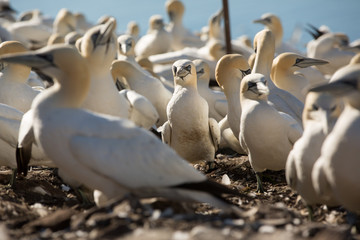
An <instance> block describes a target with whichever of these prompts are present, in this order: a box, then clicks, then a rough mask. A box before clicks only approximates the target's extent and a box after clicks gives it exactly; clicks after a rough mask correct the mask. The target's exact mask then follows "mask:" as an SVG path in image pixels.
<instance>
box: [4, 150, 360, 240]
mask: <svg viewBox="0 0 360 240" xmlns="http://www.w3.org/2000/svg"><path fill="white" fill-rule="evenodd" d="M196 167H197V168H198V169H199V170H201V171H203V172H204V173H206V174H207V175H208V176H209V177H210V178H213V179H215V180H216V181H218V182H222V183H224V184H229V187H231V188H234V189H238V190H239V191H242V192H244V193H246V194H247V196H246V197H243V198H241V199H239V198H236V197H233V198H229V200H230V201H232V202H234V204H236V205H238V206H239V208H240V209H242V211H243V213H242V214H241V216H235V215H225V214H222V213H221V212H219V210H218V209H214V208H212V207H211V206H209V205H207V204H181V203H175V202H170V201H167V200H165V199H146V200H142V201H140V202H138V201H135V200H134V199H120V200H116V201H113V202H111V203H109V204H107V205H106V206H103V207H95V206H93V205H92V206H91V205H90V206H87V207H85V206H83V205H81V203H80V202H79V201H78V198H77V197H76V195H75V192H74V191H73V190H72V189H70V188H69V187H68V186H66V185H64V184H63V183H62V181H61V180H60V179H59V178H58V176H57V174H56V171H55V170H54V169H47V168H40V167H36V168H35V167H34V168H32V169H31V170H30V172H29V174H28V176H27V177H26V178H22V179H17V182H16V186H15V187H14V188H10V187H9V186H8V181H9V179H10V176H11V171H10V169H7V168H1V169H0V239H3V240H7V239H120V238H121V239H150V240H152V239H154V240H162V239H173V240H185V239H199V240H200V239H204V240H208V239H227V240H228V239H263V238H265V237H266V238H267V239H268V240H271V239H360V235H359V234H358V233H357V231H356V227H351V226H350V225H349V224H348V223H347V217H346V216H347V214H346V211H345V210H344V209H342V208H333V209H328V208H327V207H325V206H320V207H318V208H316V209H315V213H314V221H312V222H311V221H309V219H308V211H307V208H306V207H305V206H304V204H303V202H302V201H301V198H300V197H299V196H298V195H297V194H296V193H294V192H293V191H292V190H291V189H290V188H289V187H288V186H287V185H286V181H285V176H284V172H283V171H280V172H271V171H268V172H265V174H264V187H265V188H266V189H267V192H266V193H264V194H257V193H255V189H256V179H255V175H254V173H253V172H252V170H251V167H250V165H249V163H248V161H247V157H246V156H235V157H234V156H233V157H231V156H230V155H223V154H218V155H217V158H216V164H215V167H214V168H213V169H212V170H205V169H204V167H203V166H201V165H199V166H196Z"/></svg>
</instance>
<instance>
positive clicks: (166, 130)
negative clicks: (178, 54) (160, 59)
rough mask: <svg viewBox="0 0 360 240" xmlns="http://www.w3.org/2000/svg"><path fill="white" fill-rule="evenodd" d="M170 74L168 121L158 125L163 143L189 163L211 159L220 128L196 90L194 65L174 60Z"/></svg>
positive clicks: (217, 141)
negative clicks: (170, 88) (171, 77)
mask: <svg viewBox="0 0 360 240" xmlns="http://www.w3.org/2000/svg"><path fill="white" fill-rule="evenodd" d="M173 74H174V83H175V90H174V93H173V96H172V98H171V99H170V101H169V103H168V105H167V109H166V112H167V117H168V121H167V122H165V123H164V125H163V126H162V139H163V142H165V143H166V144H168V145H169V146H171V147H172V148H173V149H174V150H175V151H176V152H177V153H178V154H179V155H180V156H181V157H183V158H184V159H186V160H187V161H189V162H191V163H196V162H200V161H207V162H211V161H214V157H215V152H216V151H217V149H218V146H219V143H220V129H219V126H218V123H217V122H216V120H215V119H213V118H209V113H208V112H209V106H208V104H207V102H206V100H205V99H204V98H202V97H201V96H200V94H199V93H198V91H197V83H196V69H195V65H194V63H193V62H191V61H190V60H185V59H184V60H178V61H176V62H175V63H174V65H173Z"/></svg>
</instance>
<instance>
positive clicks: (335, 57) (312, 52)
mask: <svg viewBox="0 0 360 240" xmlns="http://www.w3.org/2000/svg"><path fill="white" fill-rule="evenodd" d="M348 43H349V38H348V37H347V36H346V35H345V34H343V33H332V32H329V33H325V34H323V35H321V36H320V37H319V38H317V39H314V40H311V41H310V42H309V43H308V44H307V46H306V48H307V56H308V57H311V58H318V59H323V60H326V61H328V62H329V64H326V65H322V66H317V68H318V69H319V70H320V71H321V72H322V73H323V74H324V75H330V76H331V75H332V74H334V72H335V71H336V70H338V69H339V68H340V67H343V66H345V65H346V64H348V63H349V62H350V60H351V58H352V57H353V56H354V55H355V53H354V52H353V51H351V50H348V49H347V46H348Z"/></svg>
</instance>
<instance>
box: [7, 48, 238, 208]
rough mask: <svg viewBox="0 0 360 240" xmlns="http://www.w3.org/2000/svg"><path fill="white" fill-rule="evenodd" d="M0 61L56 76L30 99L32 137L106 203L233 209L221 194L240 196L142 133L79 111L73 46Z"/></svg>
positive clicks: (82, 68) (81, 83)
mask: <svg viewBox="0 0 360 240" xmlns="http://www.w3.org/2000/svg"><path fill="white" fill-rule="evenodd" d="M0 61H6V62H16V63H19V64H26V65H28V66H29V67H35V68H37V69H39V70H41V71H42V72H44V74H47V75H49V76H51V77H53V78H54V81H55V83H54V85H53V86H52V87H50V88H48V89H46V90H45V91H43V92H42V93H41V94H40V95H39V96H38V97H37V98H36V100H35V101H34V104H33V108H32V110H33V111H34V112H33V113H34V115H33V132H34V136H35V140H36V142H37V143H38V144H39V145H40V146H41V148H42V149H43V150H44V152H45V154H46V156H48V157H49V158H50V159H53V161H54V163H55V164H56V165H57V166H58V167H59V170H62V171H64V172H66V173H67V174H68V175H69V176H71V177H73V178H74V179H75V180H77V181H79V182H80V183H83V184H84V185H86V186H87V187H89V188H91V189H97V190H99V191H101V192H103V193H104V194H105V196H106V197H107V198H109V199H111V198H115V197H120V196H123V195H124V194H128V193H130V194H134V195H135V196H138V197H156V196H157V197H168V198H170V199H173V200H175V201H198V202H208V203H210V204H213V205H214V206H217V207H220V208H224V209H225V210H229V209H233V207H234V206H233V205H231V204H228V203H225V202H224V201H223V200H222V199H221V196H222V194H224V193H225V194H226V193H228V194H238V195H240V193H237V192H236V191H233V190H231V189H229V188H226V187H224V186H223V185H221V184H218V183H215V182H212V181H210V180H208V179H207V177H206V176H205V175H203V174H201V173H200V172H198V171H197V170H195V169H194V168H193V167H192V166H190V165H189V164H188V163H187V162H186V161H184V160H183V159H182V158H180V157H179V156H178V155H177V154H176V153H175V152H174V151H173V150H172V149H171V148H169V147H168V146H166V145H165V144H163V143H162V142H161V141H160V140H159V139H157V138H156V137H155V136H153V134H151V133H149V132H148V131H147V130H145V129H142V128H139V127H136V126H135V125H134V124H133V123H132V122H131V121H128V120H126V119H120V118H117V117H112V116H109V115H101V114H96V113H94V112H90V111H87V110H84V109H81V108H80V107H81V106H82V101H83V100H84V99H85V98H86V95H87V94H88V90H89V88H90V80H89V78H90V76H89V75H90V74H89V71H88V63H87V61H86V60H85V59H84V58H83V57H82V56H81V55H80V54H79V53H78V51H77V50H76V49H75V48H73V47H69V46H63V45H62V46H61V45H57V46H49V47H46V48H43V49H41V50H39V51H35V52H29V53H23V54H17V55H11V56H7V57H1V58H0ZM139 149H142V151H139ZM144 150H145V151H144ZM22 164H25V165H26V162H24V163H22Z"/></svg>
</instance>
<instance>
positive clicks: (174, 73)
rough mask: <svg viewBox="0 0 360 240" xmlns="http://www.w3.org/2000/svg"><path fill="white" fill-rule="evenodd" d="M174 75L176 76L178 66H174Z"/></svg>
mask: <svg viewBox="0 0 360 240" xmlns="http://www.w3.org/2000/svg"><path fill="white" fill-rule="evenodd" d="M172 70H173V74H174V75H175V74H176V70H177V68H176V66H173V69H172Z"/></svg>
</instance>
